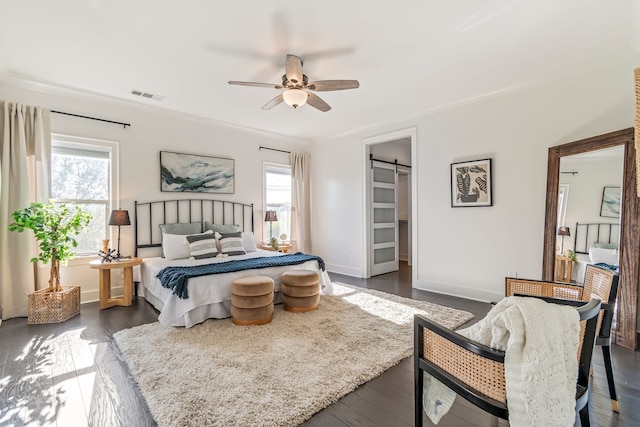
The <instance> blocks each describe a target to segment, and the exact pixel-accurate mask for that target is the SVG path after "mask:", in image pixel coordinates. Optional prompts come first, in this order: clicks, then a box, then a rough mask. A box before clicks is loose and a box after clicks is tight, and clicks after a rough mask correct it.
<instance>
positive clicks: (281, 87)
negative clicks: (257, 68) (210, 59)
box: [229, 80, 284, 89]
mask: <svg viewBox="0 0 640 427" xmlns="http://www.w3.org/2000/svg"><path fill="white" fill-rule="evenodd" d="M229 84H230V85H240V86H254V87H269V88H271V89H284V88H283V86H282V85H277V84H273V83H256V82H236V81H233V80H232V81H230V82H229Z"/></svg>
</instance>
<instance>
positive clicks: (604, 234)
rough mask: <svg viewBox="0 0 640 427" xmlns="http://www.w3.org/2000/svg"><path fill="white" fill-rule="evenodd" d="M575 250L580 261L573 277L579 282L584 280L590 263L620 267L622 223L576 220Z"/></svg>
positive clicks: (573, 272)
mask: <svg viewBox="0 0 640 427" xmlns="http://www.w3.org/2000/svg"><path fill="white" fill-rule="evenodd" d="M574 235H575V237H574V245H573V248H574V249H573V250H574V251H575V253H576V257H577V258H578V262H577V263H576V267H575V268H574V269H573V271H572V275H571V278H572V280H573V281H575V282H576V283H578V284H582V283H583V282H584V273H585V270H586V268H587V265H588V264H606V265H607V266H610V268H613V267H618V265H619V264H618V263H619V260H618V246H619V241H620V224H619V223H608V222H592V223H579V222H576V228H575V234H574Z"/></svg>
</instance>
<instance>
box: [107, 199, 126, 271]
mask: <svg viewBox="0 0 640 427" xmlns="http://www.w3.org/2000/svg"><path fill="white" fill-rule="evenodd" d="M109 225H117V226H118V249H117V250H116V259H119V258H120V227H121V226H123V225H131V220H129V211H127V210H124V209H114V210H112V211H111V216H110V217H109Z"/></svg>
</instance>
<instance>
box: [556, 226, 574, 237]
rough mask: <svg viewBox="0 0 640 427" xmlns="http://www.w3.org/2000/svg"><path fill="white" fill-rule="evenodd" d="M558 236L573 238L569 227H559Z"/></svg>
mask: <svg viewBox="0 0 640 427" xmlns="http://www.w3.org/2000/svg"><path fill="white" fill-rule="evenodd" d="M558 236H571V231H570V230H569V227H558Z"/></svg>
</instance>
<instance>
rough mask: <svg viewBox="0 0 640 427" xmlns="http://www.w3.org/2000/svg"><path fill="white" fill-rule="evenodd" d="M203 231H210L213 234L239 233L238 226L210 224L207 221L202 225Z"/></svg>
mask: <svg viewBox="0 0 640 427" xmlns="http://www.w3.org/2000/svg"><path fill="white" fill-rule="evenodd" d="M204 228H205V230H211V231H213V232H214V233H236V232H238V231H240V226H239V225H224V224H211V223H210V222H208V221H205V223H204Z"/></svg>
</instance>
